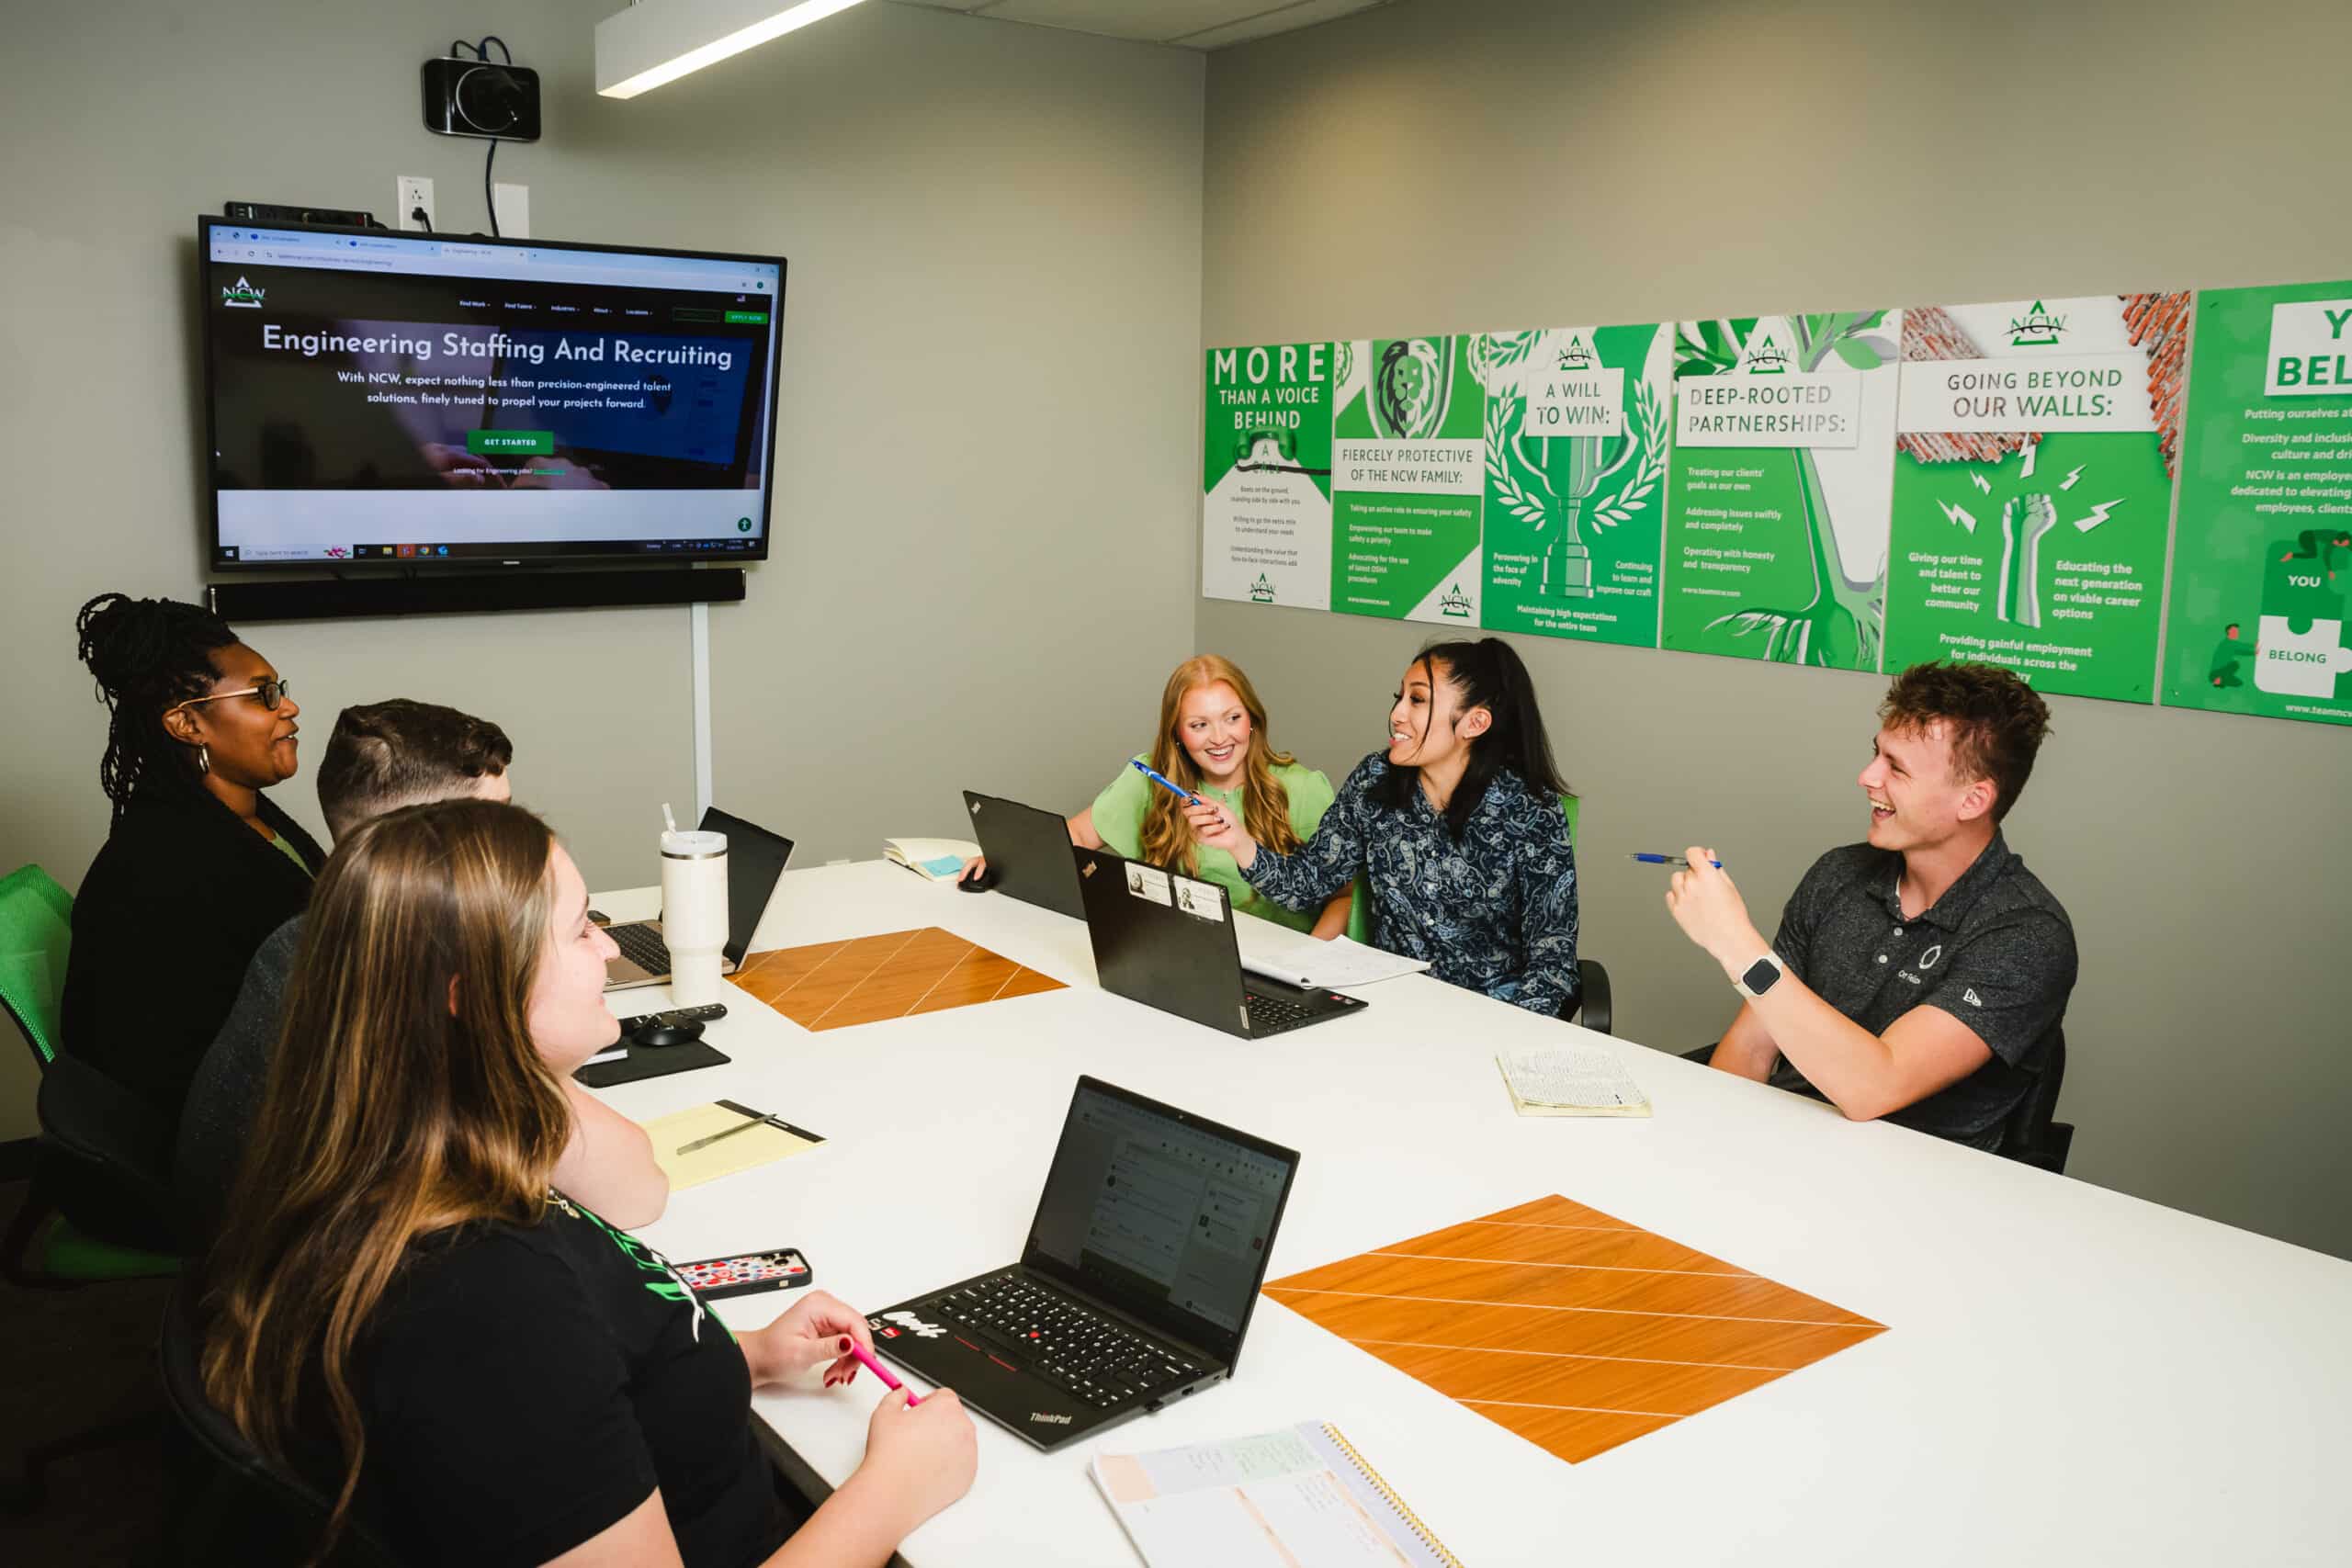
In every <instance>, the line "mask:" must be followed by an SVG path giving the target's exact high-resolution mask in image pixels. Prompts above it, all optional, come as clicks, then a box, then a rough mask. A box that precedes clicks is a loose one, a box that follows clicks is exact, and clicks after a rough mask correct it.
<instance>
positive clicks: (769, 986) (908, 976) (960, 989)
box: [728, 926, 1063, 1030]
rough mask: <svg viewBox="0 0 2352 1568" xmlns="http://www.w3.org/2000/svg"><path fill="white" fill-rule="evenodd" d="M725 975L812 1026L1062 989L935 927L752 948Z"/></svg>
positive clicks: (836, 1025) (840, 1024) (844, 1023)
mask: <svg viewBox="0 0 2352 1568" xmlns="http://www.w3.org/2000/svg"><path fill="white" fill-rule="evenodd" d="M728 978H729V979H730V980H732V981H733V982H734V983H735V984H736V985H738V986H740V987H742V988H743V989H744V990H746V991H748V992H750V993H751V994H752V996H754V997H757V998H759V999H760V1000H762V1001H763V1002H765V1003H767V1004H768V1006H770V1007H772V1008H774V1009H775V1010H776V1011H778V1012H780V1013H782V1014H783V1015H784V1016H785V1017H786V1018H788V1019H790V1020H792V1021H793V1022H795V1023H797V1024H798V1025H800V1026H801V1027H802V1028H803V1029H812V1030H813V1029H845V1028H847V1027H848V1026H849V1025H851V1024H854V1023H878V1022H880V1021H882V1020H884V1019H889V1018H906V1017H909V1016H910V1015H912V1014H914V1013H919V1012H943V1011H944V1010H947V1009H949V1008H962V1007H971V1006H974V1005H975V1004H977V1003H979V1002H992V1001H997V1000H1001V998H1006V997H1027V996H1035V994H1037V993H1038V992H1040V991H1058V990H1061V989H1062V988H1063V986H1062V983H1061V982H1060V981H1059V980H1055V979H1050V978H1048V977H1047V976H1043V975H1040V974H1038V973H1037V972H1036V971H1035V970H1034V969H1024V968H1023V967H1022V966H1021V965H1020V964H1015V963H1014V962H1013V961H1012V959H1010V958H1007V957H1005V956H1003V955H1002V954H1001V953H990V952H989V950H988V949H987V948H985V947H982V946H981V945H979V943H978V942H968V941H967V940H965V939H964V938H963V937H960V936H957V935H956V934H955V933H954V932H952V931H942V930H940V929H939V928H938V927H937V926H925V927H924V928H922V930H921V931H890V932H888V933H886V934H885V935H882V936H862V937H856V938H854V939H852V940H851V941H848V942H817V943H815V944H813V945H811V946H809V947H780V948H776V949H774V950H772V951H770V952H767V953H752V954H751V955H750V956H749V957H747V958H746V959H744V960H743V966H742V967H741V969H739V970H737V971H736V972H735V973H734V974H732V975H730V976H728Z"/></svg>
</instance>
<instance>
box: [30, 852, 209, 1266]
mask: <svg viewBox="0 0 2352 1568" xmlns="http://www.w3.org/2000/svg"><path fill="white" fill-rule="evenodd" d="M73 915H74V900H73V897H72V896H71V895H69V894H68V893H67V892H66V891H65V889H64V888H62V887H60V886H58V885H57V883H56V881H55V879H53V878H52V877H51V875H50V874H48V873H47V872H45V871H43V870H42V869H41V868H40V866H38V865H22V866H18V867H17V869H16V870H15V871H12V872H10V873H9V874H7V875H6V877H0V1006H5V1007H6V1009H7V1012H8V1017H9V1019H10V1021H13V1022H14V1023H15V1024H16V1026H17V1029H18V1031H19V1032H22V1033H23V1035H24V1037H25V1043H26V1044H27V1045H28V1046H30V1047H31V1048H32V1053H33V1061H34V1063H35V1065H36V1066H39V1068H40V1075H41V1087H40V1118H41V1140H40V1156H39V1157H40V1165H39V1167H38V1168H37V1172H36V1174H35V1176H34V1179H33V1190H32V1191H31V1192H30V1193H28V1195H27V1196H26V1199H25V1202H24V1206H23V1207H22V1208H20V1209H18V1210H17V1218H16V1220H15V1222H14V1223H13V1224H10V1226H9V1227H8V1234H7V1236H6V1239H5V1240H0V1273H5V1274H6V1276H7V1278H8V1280H10V1281H11V1282H13V1283H15V1284H18V1285H23V1286H26V1287H28V1288H30V1289H36V1290H43V1289H46V1290H65V1289H72V1288H74V1287H75V1286H79V1285H85V1284H92V1283H96V1282H97V1281H99V1280H131V1279H152V1278H153V1277H155V1276H157V1275H164V1274H175V1273H177V1272H179V1267H180V1260H179V1259H178V1258H175V1257H173V1256H171V1255H170V1254H168V1253H163V1252H151V1251H147V1250H144V1249H142V1248H140V1247H123V1246H119V1245H117V1244H115V1243H112V1242H108V1241H103V1240H100V1239H99V1238H98V1237H96V1236H94V1235H89V1234H87V1233H86V1232H85V1231H83V1230H82V1229H80V1228H79V1227H77V1226H75V1225H74V1224H72V1223H71V1222H70V1221H68V1220H67V1219H66V1218H65V1217H64V1215H62V1214H61V1213H58V1205H57V1201H56V1193H57V1191H58V1190H59V1189H60V1188H61V1187H62V1186H69V1185H71V1184H72V1183H73V1182H74V1180H75V1179H77V1178H79V1177H82V1176H85V1175H88V1176H90V1177H92V1178H93V1179H96V1180H101V1181H105V1182H107V1183H108V1184H110V1185H113V1186H118V1187H119V1186H124V1185H128V1186H130V1187H132V1188H133V1189H135V1190H140V1191H141V1193H142V1194H143V1195H145V1196H149V1197H159V1196H160V1194H158V1193H157V1192H156V1190H155V1189H156V1187H157V1180H156V1178H155V1176H154V1174H153V1173H145V1174H128V1175H127V1174H125V1172H124V1171H123V1170H122V1169H121V1168H120V1167H121V1165H122V1162H121V1161H120V1160H119V1157H118V1156H119V1150H118V1147H117V1145H119V1143H120V1141H121V1140H120V1138H119V1136H118V1134H119V1132H120V1131H121V1130H123V1129H124V1128H125V1126H126V1119H129V1122H130V1124H132V1125H135V1124H136V1122H138V1121H139V1120H142V1119H150V1118H151V1114H152V1113H150V1112H147V1111H145V1110H144V1108H142V1107H141V1106H140V1105H138V1103H137V1102H136V1100H134V1099H133V1098H132V1097H131V1096H130V1094H128V1093H127V1092H126V1091H124V1090H122V1089H120V1088H119V1086H117V1085H115V1084H114V1083H112V1082H111V1080H109V1079H107V1078H106V1077H103V1076H102V1075H100V1074H98V1073H96V1072H94V1071H92V1070H91V1069H90V1068H88V1067H87V1066H84V1065H83V1064H81V1063H78V1062H75V1061H74V1060H72V1059H71V1058H67V1059H65V1060H63V1061H62V1062H61V1061H60V1059H59V1057H58V1055H57V1043H58V1040H59V1037H60V1032H61V1031H60V1028H59V1023H58V998H59V996H60V995H61V993H62V991H63V990H64V987H65V956H66V953H67V951H68V950H69V949H70V947H71V946H72V944H73V935H74V926H73ZM110 1128H111V1129H113V1131H110V1130H109V1129H110ZM156 1212H158V1213H163V1212H164V1211H163V1210H160V1209H159V1210H158V1211H156Z"/></svg>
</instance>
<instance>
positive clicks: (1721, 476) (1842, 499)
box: [1659, 310, 1903, 670]
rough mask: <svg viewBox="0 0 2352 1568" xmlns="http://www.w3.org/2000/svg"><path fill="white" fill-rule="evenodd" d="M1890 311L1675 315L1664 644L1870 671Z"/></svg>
mask: <svg viewBox="0 0 2352 1568" xmlns="http://www.w3.org/2000/svg"><path fill="white" fill-rule="evenodd" d="M1902 330H1903V323H1902V312H1900V311H1898V310H1845V311H1833V312H1829V313H1826V314H1823V315H1806V316H1744V317H1738V318H1735V319H1731V320H1723V321H1685V322H1682V323H1681V324H1680V325H1679V327H1678V328H1677V329H1676V333H1675V345H1674V390H1675V433H1674V453H1673V458H1672V462H1671V465H1670V469H1669V477H1668V485H1667V496H1668V501H1667V504H1668V512H1667V523H1666V549H1665V554H1664V560H1663V565H1662V570H1661V573H1660V581H1659V592H1660V593H1661V595H1662V596H1663V604H1662V607H1661V616H1660V619H1661V637H1660V642H1661V645H1662V646H1664V647H1667V648H1671V649H1684V650H1687V651H1691V652H1698V653H1721V654H1728V655H1730V656H1732V657H1734V658H1743V659H1768V660H1776V661H1778V662H1781V663H1785V664H1812V665H1819V666H1823V667H1825V668H1829V669H1838V670H1876V669H1877V668H1879V638H1880V634H1881V630H1882V627H1883V625H1884V612H1885V599H1884V595H1885V587H1886V536H1887V509H1888V506H1889V503H1890V499H1891V497H1890V491H1891V489H1892V487H1893V483H1894V466H1893V458H1894V402H1895V385H1896V366H1895V344H1896V342H1897V340H1898V338H1899V336H1900V334H1901V333H1902Z"/></svg>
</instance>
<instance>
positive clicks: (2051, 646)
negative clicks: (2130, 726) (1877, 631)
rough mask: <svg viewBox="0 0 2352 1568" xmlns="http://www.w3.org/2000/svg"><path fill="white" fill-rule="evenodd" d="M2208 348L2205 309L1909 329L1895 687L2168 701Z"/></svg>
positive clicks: (1890, 619) (1937, 312) (2060, 313)
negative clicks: (1946, 674)
mask: <svg viewBox="0 0 2352 1568" xmlns="http://www.w3.org/2000/svg"><path fill="white" fill-rule="evenodd" d="M2187 346H2188V294H2186V293H2171V294H2131V295H2114V294H2103V295H2097V296H2093V297H2091V298H2088V299H2054V300H2043V299H2020V300H2011V301H2008V302H2007V303H2003V304H1995V305H1930V306H1926V307H1921V308H1916V309H1912V310H1905V312H1904V313H1903V372H1902V374H1903V385H1902V396H1901V399H1900V401H1899V403H1898V405H1897V413H1896V420H1895V423H1896V428H1897V432H1898V434H1896V436H1895V440H1894V451H1895V456H1894V518H1893V525H1892V534H1891V539H1890V547H1889V566H1888V571H1887V621H1886V628H1887V629H1886V667H1887V668H1888V669H1890V670H1900V669H1903V668H1905V667H1906V666H1908V665H1912V664H1916V663H1918V662H1920V661H1922V660H1929V659H1962V660H1971V661H1973V662H1977V663H1985V664H1999V665H2004V666H2007V668H2009V669H2012V670H2015V671H2018V673H2019V674H2021V675H2023V676H2024V677H2025V678H2026V679H2027V680H2029V681H2030V682H2033V684H2034V685H2035V686H2037V687H2039V688H2040V689H2041V690H2042V691H2045V692H2065V693H2071V694H2075V695H2076V696H2086V697H2109V698H2114V699H2117V700H2120V701H2131V702H2146V701H2148V700H2149V698H2150V696H2151V695H2152V694H2153V684H2154V671H2155V664H2156V634H2157V631H2158V629H2159V628H2160V626H2161V625H2162V620H2163V606H2162V604H2160V603H2159V600H2160V596H2161V595H2162V593H2163V592H2164V570H2165V540H2166V538H2167V537H2168V536H2169V534H2170V530H2171V526H2172V487H2173V457H2174V452H2175V448H2176V446H2177V443H2178V441H2179V437H2180V409H2181V399H2182V394H2183V393H2184V392H2185V391H2186V390H2187V387H2186V384H2185V381H2184V378H2183V370H2184V368H2185V360H2186V350H2187Z"/></svg>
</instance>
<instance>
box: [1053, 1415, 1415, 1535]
mask: <svg viewBox="0 0 2352 1568" xmlns="http://www.w3.org/2000/svg"><path fill="white" fill-rule="evenodd" d="M1091 1468H1092V1474H1093V1476H1094V1484H1095V1485H1097V1486H1099V1487H1101V1488H1102V1490H1103V1496H1104V1497H1105V1498H1107V1499H1108V1500H1109V1501H1110V1504H1111V1509H1112V1511H1113V1512H1114V1513H1115V1514H1117V1515H1118V1516H1119V1523H1120V1525H1121V1526H1122V1527H1123V1528H1124V1529H1125V1530H1126V1532H1127V1539H1128V1540H1132V1541H1134V1542H1135V1544H1136V1551H1139V1552H1141V1553H1142V1554H1143V1560H1144V1561H1145V1562H1147V1563H1148V1564H1150V1568H1357V1565H1359V1564H1361V1565H1363V1568H1375V1565H1378V1568H1397V1564H1398V1563H1399V1562H1403V1563H1406V1564H1409V1565H1410V1568H1462V1564H1461V1562H1460V1561H1459V1560H1458V1559H1457V1558H1455V1556H1454V1555H1453V1553H1452V1552H1451V1551H1447V1550H1446V1549H1445V1548H1444V1546H1443V1545H1442V1544H1441V1543H1440V1542H1439V1540H1438V1539H1437V1537H1435V1536H1434V1535H1431V1534H1430V1531H1429V1529H1428V1527H1427V1526H1425V1525H1423V1524H1422V1523H1421V1521H1420V1520H1419V1518H1417V1517H1414V1514H1413V1510H1412V1509H1410V1508H1408V1507H1407V1506H1405V1503H1404V1500H1403V1499H1402V1498H1400V1497H1398V1496H1397V1494H1396V1493H1395V1492H1394V1491H1392V1490H1391V1489H1390V1487H1389V1485H1388V1483H1386V1482H1385V1481H1383V1480H1382V1479H1381V1478H1380V1475H1379V1473H1378V1472H1376V1471H1374V1469H1373V1468H1372V1466H1371V1465H1370V1464H1368V1463H1366V1462H1365V1461H1364V1458H1363V1455H1362V1454H1360V1453H1358V1452H1357V1451H1356V1450H1355V1448H1354V1446H1353V1445H1351V1443H1350V1442H1349V1441H1348V1439H1347V1438H1343V1437H1341V1436H1340V1429H1339V1428H1338V1427H1332V1426H1329V1425H1326V1424H1324V1423H1322V1422H1317V1421H1305V1422H1301V1423H1300V1424H1299V1425H1297V1426H1295V1427H1286V1428H1284V1429H1283V1430H1282V1431H1279V1432H1261V1433H1260V1434H1258V1435H1257V1436H1255V1437H1250V1438H1230V1439H1228V1440H1227V1441H1225V1442H1221V1443H1196V1444H1194V1445H1193V1446H1191V1447H1189V1448H1182V1449H1161V1450H1159V1451H1157V1452H1155V1453H1148V1454H1103V1455H1101V1456H1099V1457H1098V1458H1097V1459H1096V1460H1095V1461H1094V1463H1093V1466H1092V1467H1091Z"/></svg>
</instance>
